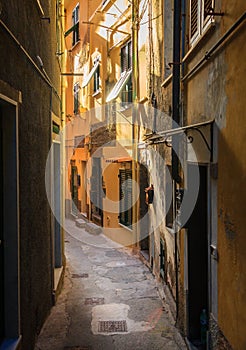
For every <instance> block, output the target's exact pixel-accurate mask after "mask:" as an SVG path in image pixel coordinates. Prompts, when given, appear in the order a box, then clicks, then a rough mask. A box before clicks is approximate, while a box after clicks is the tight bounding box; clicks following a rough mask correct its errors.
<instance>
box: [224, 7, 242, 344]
mask: <svg viewBox="0 0 246 350" xmlns="http://www.w3.org/2000/svg"><path fill="white" fill-rule="evenodd" d="M227 5H228V7H227V10H228V11H230V14H231V16H230V17H231V18H228V20H225V22H224V23H225V27H228V26H229V25H231V24H232V23H233V20H234V21H235V20H236V19H237V18H238V17H239V16H240V14H242V13H243V11H244V10H245V3H244V1H240V2H239V3H238V6H237V9H234V7H233V5H232V4H231V5H230V4H227ZM240 9H241V12H240ZM245 54H246V45H245V23H244V25H243V26H242V27H241V28H240V29H238V31H237V33H235V35H234V37H233V38H232V39H231V40H230V42H229V43H228V44H227V45H226V47H225V64H226V67H227V74H226V84H225V93H226V96H227V101H228V103H227V108H226V115H225V118H226V125H225V128H224V129H222V130H221V134H220V137H219V155H218V156H219V159H218V166H219V170H218V171H219V178H218V250H219V270H218V274H219V281H218V288H219V290H218V293H219V313H218V322H219V327H220V328H221V330H222V332H223V333H224V335H225V337H226V338H227V339H228V341H229V342H230V344H231V346H232V348H233V349H243V348H245V346H246V336H245V326H244V325H245V323H246V302H245V298H246V292H245V285H246V275H245V263H246V257H245V249H246V240H245V226H246V218H245V208H246V206H245V198H246V190H245V180H246V163H245V159H246V148H245V147H244V146H243V145H244V144H245V138H246V131H245V106H244V96H245V89H246V81H245V78H244V77H245V76H246V66H245V63H244V62H243V61H242V57H245Z"/></svg>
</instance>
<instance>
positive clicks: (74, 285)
mask: <svg viewBox="0 0 246 350" xmlns="http://www.w3.org/2000/svg"><path fill="white" fill-rule="evenodd" d="M66 225H67V226H66V230H67V233H66V236H65V252H66V258H67V266H66V273H65V279H64V286H63V289H62V292H61V294H60V296H59V297H58V300H57V303H56V305H55V306H54V307H53V309H52V310H51V314H50V316H49V317H48V319H47V321H46V323H45V324H44V327H43V329H42V331H41V333H40V335H39V337H38V340H37V343H36V347H35V350H63V349H64V350H65V349H67V350H75V349H77V350H104V349H105V350H111V349H112V350H114V349H117V350H124V349H127V350H131V349H134V350H140V349H141V350H154V349H167V350H176V349H181V350H182V349H187V348H186V345H185V343H184V340H183V339H182V337H181V335H180V334H179V332H178V330H177V329H176V327H175V325H174V320H173V318H172V315H171V312H170V308H169V305H168V304H167V303H166V302H165V300H163V299H162V298H161V297H160V295H159V293H158V285H157V282H156V280H155V279H154V277H153V275H152V273H151V272H150V271H149V269H148V268H147V267H146V266H145V265H144V264H143V263H142V262H141V261H140V260H139V258H138V256H136V255H134V254H133V253H132V251H131V250H129V249H128V248H126V247H122V246H119V245H117V244H116V243H115V242H112V241H111V240H109V239H108V238H107V237H105V236H104V235H103V234H102V233H100V234H97V235H92V234H90V233H88V232H87V231H86V230H85V229H84V228H80V227H77V226H76V225H75V222H74V221H72V220H68V221H67V223H66Z"/></svg>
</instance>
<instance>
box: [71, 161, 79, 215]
mask: <svg viewBox="0 0 246 350" xmlns="http://www.w3.org/2000/svg"><path fill="white" fill-rule="evenodd" d="M71 197H72V214H74V215H76V216H77V215H78V168H77V167H76V166H75V165H72V168H71Z"/></svg>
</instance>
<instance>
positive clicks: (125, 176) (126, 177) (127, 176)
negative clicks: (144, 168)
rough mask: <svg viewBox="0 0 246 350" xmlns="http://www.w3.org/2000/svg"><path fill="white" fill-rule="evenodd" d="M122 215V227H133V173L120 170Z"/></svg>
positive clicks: (120, 214)
mask: <svg viewBox="0 0 246 350" xmlns="http://www.w3.org/2000/svg"><path fill="white" fill-rule="evenodd" d="M119 179H120V208H119V209H120V213H119V221H120V223H121V224H122V225H124V226H128V227H131V225H132V181H131V180H132V171H131V170H130V169H120V173H119Z"/></svg>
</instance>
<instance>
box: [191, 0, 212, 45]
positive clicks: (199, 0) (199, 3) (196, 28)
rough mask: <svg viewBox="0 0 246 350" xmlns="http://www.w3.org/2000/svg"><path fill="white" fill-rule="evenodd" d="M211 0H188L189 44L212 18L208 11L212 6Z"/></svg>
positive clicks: (194, 40)
mask: <svg viewBox="0 0 246 350" xmlns="http://www.w3.org/2000/svg"><path fill="white" fill-rule="evenodd" d="M213 3H214V1H213V0H190V44H191V45H193V44H194V43H195V42H196V40H197V39H198V38H199V37H200V36H201V35H202V34H203V32H204V31H205V29H206V28H207V26H208V25H209V24H210V23H212V21H213V18H212V16H211V15H210V14H209V11H210V10H211V9H212V8H213Z"/></svg>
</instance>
